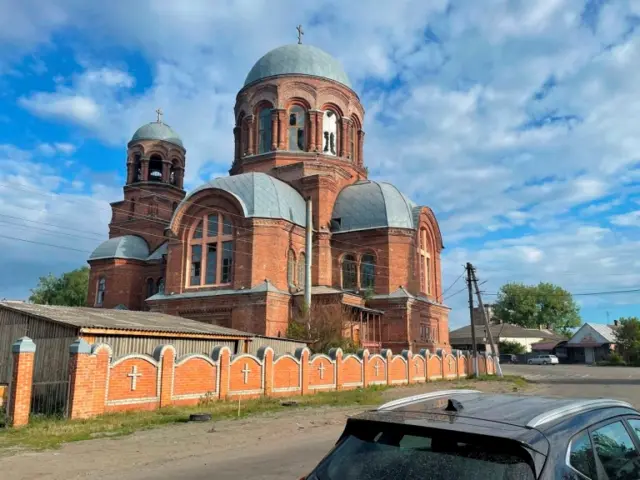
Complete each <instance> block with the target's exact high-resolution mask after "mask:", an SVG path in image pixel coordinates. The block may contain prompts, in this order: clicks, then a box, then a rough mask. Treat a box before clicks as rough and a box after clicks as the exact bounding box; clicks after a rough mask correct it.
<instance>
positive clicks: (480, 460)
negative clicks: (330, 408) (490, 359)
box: [303, 390, 640, 480]
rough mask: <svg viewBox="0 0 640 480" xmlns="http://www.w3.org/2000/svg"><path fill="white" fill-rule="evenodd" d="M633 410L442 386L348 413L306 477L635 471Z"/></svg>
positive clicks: (621, 475) (570, 476)
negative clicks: (326, 451) (327, 449)
mask: <svg viewBox="0 0 640 480" xmlns="http://www.w3.org/2000/svg"><path fill="white" fill-rule="evenodd" d="M639 452H640V412H638V411H637V410H635V409H634V408H633V407H632V406H631V405H630V404H628V403H626V402H622V401H619V400H607V399H592V400H571V399H560V398H545V397H536V396H524V395H508V394H506V395H505V394H503V395H498V394H485V393H481V392H478V391H475V390H449V391H440V392H434V393H427V394H424V395H416V396H413V397H408V398H404V399H400V400H395V401H393V402H389V403H386V404H384V405H382V406H381V407H380V408H378V409H377V410H374V411H369V412H365V413H363V414H360V415H358V416H355V417H352V418H349V419H348V421H347V425H346V428H345V430H344V432H343V434H342V436H341V437H340V439H339V440H338V442H337V443H336V445H335V446H334V448H333V449H332V450H331V452H329V454H328V455H327V456H326V457H325V458H324V459H323V460H322V461H321V462H320V464H319V465H318V466H317V467H316V468H315V469H314V470H313V472H312V473H311V474H309V475H308V476H307V477H303V478H306V480H351V479H358V480H365V479H367V480H369V479H371V480H386V479H389V480H391V479H394V480H395V479H403V480H413V479H421V480H423V479H425V478H428V479H430V480H451V479H465V480H467V479H482V480H492V479H505V480H506V479H514V480H515V479H517V480H529V479H549V480H579V479H580V480H583V479H592V480H595V479H619V480H627V479H628V480H637V479H640V453H639Z"/></svg>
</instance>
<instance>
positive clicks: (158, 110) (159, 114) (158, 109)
mask: <svg viewBox="0 0 640 480" xmlns="http://www.w3.org/2000/svg"><path fill="white" fill-rule="evenodd" d="M163 114H164V112H163V111H162V109H161V108H156V115H157V116H158V119H157V120H156V123H162V115H163Z"/></svg>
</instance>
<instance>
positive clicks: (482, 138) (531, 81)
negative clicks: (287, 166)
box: [0, 0, 640, 318]
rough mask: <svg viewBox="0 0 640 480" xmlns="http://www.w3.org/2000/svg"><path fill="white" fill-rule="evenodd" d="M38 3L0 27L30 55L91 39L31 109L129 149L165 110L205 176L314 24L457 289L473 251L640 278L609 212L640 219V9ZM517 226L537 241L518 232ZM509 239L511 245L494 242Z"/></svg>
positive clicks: (538, 266)
mask: <svg viewBox="0 0 640 480" xmlns="http://www.w3.org/2000/svg"><path fill="white" fill-rule="evenodd" d="M36 3H37V2H33V0H23V1H21V2H18V1H17V0H15V1H13V2H12V10H13V11H15V12H17V13H16V17H15V18H16V20H15V22H13V24H8V23H7V22H6V21H5V22H4V23H3V22H2V20H0V27H4V30H3V28H0V32H1V33H0V44H1V43H2V42H3V40H4V42H5V45H8V44H11V45H20V46H21V49H22V50H20V51H28V50H29V48H31V47H32V46H33V45H35V44H38V43H46V42H50V41H51V39H52V38H55V34H56V33H58V32H60V31H62V29H63V28H69V26H70V25H73V28H74V30H73V31H74V32H76V33H77V34H78V35H81V36H82V40H83V41H82V45H83V47H81V48H79V47H77V46H75V48H76V49H77V50H78V51H77V52H75V53H77V56H78V57H82V58H85V59H87V58H88V59H90V61H83V62H82V63H81V65H82V67H83V68H84V72H83V73H81V74H79V75H77V76H75V77H72V78H65V79H56V82H55V83H56V84H55V86H54V87H51V88H50V89H49V90H47V91H44V90H43V91H34V92H32V93H30V94H28V95H26V96H24V97H23V98H22V100H21V104H22V105H23V106H24V107H25V108H27V109H29V111H31V112H33V113H34V114H36V115H39V116H42V117H46V118H50V119H62V120H65V121H67V122H72V123H75V124H78V125H80V126H82V127H83V128H85V129H86V130H85V131H86V132H89V133H90V134H92V135H95V136H96V137H97V138H99V139H101V140H103V141H104V142H105V143H107V144H109V145H111V146H118V147H124V145H125V144H126V141H127V140H128V139H129V137H130V135H131V134H132V133H133V132H134V131H135V129H136V128H137V127H139V126H140V125H141V124H143V123H146V122H148V121H150V120H152V119H153V118H154V115H153V111H154V110H155V108H157V107H158V106H161V107H162V108H163V110H164V111H165V120H166V121H167V123H169V124H171V125H172V126H173V127H174V128H175V129H176V130H177V131H178V132H179V133H180V134H181V135H182V137H183V140H184V142H185V145H186V147H187V150H188V153H187V179H188V181H189V185H190V186H194V184H195V183H197V182H199V181H200V180H201V178H200V177H201V176H203V175H205V173H204V172H221V171H224V170H225V169H226V168H228V167H229V165H230V163H231V159H232V134H231V131H232V126H233V124H232V122H233V113H232V109H233V103H234V101H235V95H236V93H237V91H238V89H239V88H240V87H241V85H242V81H243V80H244V76H245V75H246V73H247V71H248V70H249V69H250V67H251V65H252V64H253V62H255V61H256V60H257V59H258V58H259V57H260V56H261V55H262V54H264V53H265V52H266V51H267V50H269V49H270V48H273V47H276V46H278V45H281V44H283V43H291V42H293V41H295V30H294V27H295V24H297V23H298V22H301V23H303V25H309V26H308V27H306V28H305V30H306V35H305V38H304V41H305V43H311V44H314V45H317V46H320V47H322V48H324V49H325V50H327V51H328V52H330V53H332V54H333V55H335V56H336V57H337V58H338V59H339V60H340V61H341V62H342V63H343V64H344V65H345V68H346V69H347V71H348V73H349V75H350V77H351V79H352V81H353V83H354V87H355V89H356V90H357V91H358V93H359V94H360V96H361V98H362V100H363V103H364V105H365V107H366V108H367V118H366V123H365V129H366V131H367V136H366V146H365V148H366V151H365V154H366V162H367V164H368V166H369V167H370V170H371V172H373V173H375V175H376V176H377V177H382V178H384V179H387V180H391V181H393V182H395V183H396V184H398V185H400V186H402V188H403V190H405V191H406V192H407V193H409V194H410V195H411V196H413V197H414V199H416V200H418V201H420V202H421V203H425V204H428V205H430V206H432V207H433V208H434V210H435V211H436V213H437V214H438V215H439V218H440V220H441V226H442V229H443V233H444V240H445V244H447V245H448V246H450V247H451V248H450V249H448V250H446V251H445V256H444V262H445V272H446V278H445V284H447V281H453V279H455V277H457V275H458V274H459V270H460V268H459V266H460V265H461V264H463V263H464V262H466V261H468V260H469V259H471V260H472V261H474V262H477V263H478V267H479V271H480V273H481V275H483V276H485V277H487V278H488V279H489V280H490V281H489V282H488V284H487V286H486V288H487V289H489V288H491V289H493V291H495V290H496V289H497V288H498V286H499V282H502V281H506V280H510V279H525V280H527V281H538V280H539V279H550V280H552V281H556V282H559V283H563V284H565V285H566V286H567V287H568V288H572V289H582V290H586V289H589V288H590V287H598V288H599V289H600V288H601V287H607V288H608V287H611V288H614V287H616V286H619V285H623V284H628V285H632V284H633V282H634V281H635V282H640V279H638V278H635V277H634V276H633V275H629V274H628V268H629V265H634V264H635V263H637V261H636V260H635V257H634V256H633V254H632V253H633V252H636V251H637V248H638V245H637V241H638V238H637V233H635V231H633V229H625V233H624V236H622V235H621V233H620V232H618V231H616V230H615V228H612V229H609V228H604V227H602V226H601V224H602V220H599V219H598V216H599V215H601V214H602V213H604V212H607V211H609V210H612V209H614V208H615V210H614V211H613V213H615V214H616V215H615V216H612V218H611V219H610V221H611V224H612V225H614V226H616V227H618V226H638V224H640V220H638V218H639V216H638V215H637V214H636V212H629V213H624V212H622V213H621V211H620V209H621V208H623V207H624V202H620V200H619V198H624V199H628V198H631V196H632V195H633V194H634V193H637V191H638V187H637V186H636V183H637V181H638V179H639V178H638V177H639V175H638V174H639V172H638V171H637V170H635V166H636V164H637V163H638V152H639V151H640V135H638V128H637V125H636V124H635V123H634V122H633V121H630V120H629V119H634V118H638V117H640V99H638V96H637V85H638V83H639V82H640V70H638V69H637V65H638V64H639V63H640V41H639V39H638V36H637V35H635V34H629V28H630V24H629V22H628V21H627V20H626V18H627V16H628V15H629V14H632V13H633V12H634V11H635V13H640V9H639V8H638V7H637V5H634V4H633V3H632V2H624V1H619V2H608V3H605V4H603V6H602V8H601V9H600V13H599V15H598V16H597V17H596V18H594V20H593V21H594V27H593V28H591V27H590V26H582V25H580V19H581V16H582V13H583V12H582V10H583V8H584V5H583V2H572V1H568V0H567V1H561V0H550V1H545V2H532V1H529V0H520V1H508V2H507V1H503V0H486V1H483V2H478V1H476V0H467V1H462V0H461V1H451V2H446V1H444V0H442V1H436V2H424V1H419V0H415V1H412V0H401V1H397V2H382V1H380V2H374V6H372V7H371V8H362V3H361V2H347V3H344V2H342V3H340V2H337V1H335V0H330V1H324V2H316V3H311V2H304V3H302V2H295V1H294V0H284V1H282V2H276V3H273V2H267V1H266V0H256V1H251V2H249V1H236V2H227V3H225V6H224V8H211V3H210V2H208V1H205V0H197V1H191V2H187V3H184V4H181V3H176V2H173V3H172V2H150V1H141V2H134V3H133V4H129V5H126V6H125V5H124V4H119V3H118V2H116V3H115V4H113V5H109V6H107V7H105V6H104V5H98V4H96V5H93V4H92V3H91V2H89V3H87V2H79V1H77V0H57V1H52V2H48V3H47V6H46V8H42V9H37V8H34V5H35V4H36ZM293 9H295V11H296V21H295V22H293V23H292V22H291V19H290V18H291V17H290V15H289V13H290V12H291V11H292V10H293ZM327 12H332V14H331V15H327ZM45 13H46V14H45ZM98 13H99V14H98ZM140 18H144V19H145V21H144V22H140V21H139V19H140ZM265 25H269V28H268V29H266V28H264V26H265ZM425 39H428V41H426V40H425ZM95 45H99V46H100V47H101V48H100V49H98V50H95V51H94V49H93V47H94V46H95ZM605 46H608V47H607V48H604V47H605ZM108 47H116V48H121V47H125V48H126V49H127V50H129V51H131V50H133V51H136V52H137V53H138V54H140V55H141V56H142V57H144V58H145V59H146V60H147V61H148V62H149V65H150V67H151V70H152V71H151V73H152V81H151V84H150V85H149V86H148V87H147V88H145V90H144V91H140V90H139V89H137V90H136V89H134V87H136V86H137V85H136V79H135V78H134V75H133V73H132V72H133V71H134V70H133V69H131V70H130V71H129V70H128V69H127V66H125V65H124V64H117V65H118V66H117V67H116V66H114V64H113V63H110V62H109V60H112V59H102V58H100V54H101V53H100V52H103V51H104V49H105V48H108ZM2 52H3V50H2V48H1V46H0V63H1V62H2ZM129 67H131V65H129ZM544 85H546V86H544ZM50 147H52V149H56V154H62V153H65V152H64V149H60V148H59V147H56V146H55V145H53V144H51V145H50ZM52 151H53V150H52ZM72 153H73V152H69V153H68V154H69V155H71V154H72ZM74 160H75V158H74ZM69 162H71V160H69ZM77 164H78V163H77V162H76V163H75V164H74V165H77ZM16 168H17V167H16ZM114 168H123V166H122V165H116V166H114ZM52 181H53V180H52V179H49V180H47V182H52ZM84 184H85V185H90V182H88V181H86V182H84ZM76 187H77V188H83V187H82V186H81V185H79V184H76ZM118 197H119V194H117V195H116V194H114V198H118ZM625 201H626V200H625ZM573 211H579V212H580V217H579V218H580V220H581V222H579V221H578V220H571V217H573V216H574V214H573V213H572V212H573ZM107 222H108V220H107V221H105V224H106V223H107ZM514 229H515V230H514ZM627 230H628V231H627ZM522 231H527V232H530V234H527V235H526V236H525V237H524V238H518V236H520V235H521V233H520V232H522ZM499 236H507V238H506V239H505V240H502V241H500V242H493V243H492V242H489V241H488V240H487V239H494V238H497V237H499ZM509 236H513V237H515V238H508V237H509ZM484 237H486V238H484ZM465 240H472V241H473V243H470V244H471V245H473V248H471V247H464V245H465V244H464V243H463V242H464V241H465ZM561 272H564V273H561ZM600 273H602V274H600ZM636 285H637V283H636ZM454 306H458V305H457V304H456V305H454ZM459 311H462V312H463V314H464V312H465V309H464V306H463V305H460V308H458V309H457V310H456V311H454V318H458V317H456V315H459V314H458V313H456V312H459Z"/></svg>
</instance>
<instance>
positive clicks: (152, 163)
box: [148, 155, 162, 182]
mask: <svg viewBox="0 0 640 480" xmlns="http://www.w3.org/2000/svg"><path fill="white" fill-rule="evenodd" d="M148 180H149V181H151V182H161V181H162V158H160V155H151V158H150V159H149V179H148Z"/></svg>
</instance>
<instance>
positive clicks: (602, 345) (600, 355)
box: [566, 323, 617, 363]
mask: <svg viewBox="0 0 640 480" xmlns="http://www.w3.org/2000/svg"><path fill="white" fill-rule="evenodd" d="M616 327H617V325H604V324H600V323H585V324H584V325H582V327H580V328H579V329H578V331H577V332H576V333H575V334H574V335H573V337H571V339H570V340H569V341H568V342H567V344H566V348H567V356H568V361H569V362H571V363H595V362H599V361H601V360H604V359H606V358H607V357H608V356H609V354H610V353H611V351H612V350H614V349H615V344H616V336H615V329H616Z"/></svg>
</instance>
